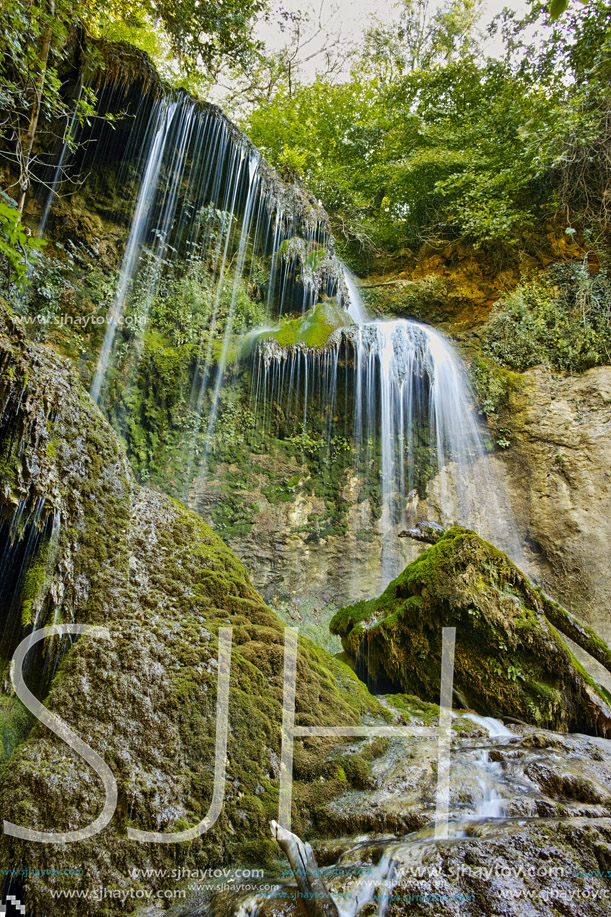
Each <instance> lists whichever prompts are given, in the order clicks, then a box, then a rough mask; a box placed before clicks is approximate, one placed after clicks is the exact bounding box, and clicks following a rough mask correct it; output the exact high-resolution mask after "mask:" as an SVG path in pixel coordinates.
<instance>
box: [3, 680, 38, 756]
mask: <svg viewBox="0 0 611 917" xmlns="http://www.w3.org/2000/svg"><path fill="white" fill-rule="evenodd" d="M33 723H34V718H33V717H32V716H31V715H30V714H29V713H28V711H27V710H26V709H25V707H24V706H23V704H22V703H21V701H20V700H18V699H17V698H16V697H8V696H7V695H0V772H1V770H2V768H3V767H4V765H5V764H6V763H7V762H8V761H9V760H10V759H11V757H12V756H13V753H14V751H15V749H16V748H17V746H18V745H20V744H21V742H23V741H25V739H26V738H27V736H28V733H29V731H30V729H31V728H32V725H33Z"/></svg>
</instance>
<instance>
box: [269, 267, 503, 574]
mask: <svg viewBox="0 0 611 917" xmlns="http://www.w3.org/2000/svg"><path fill="white" fill-rule="evenodd" d="M345 288H346V291H347V302H346V303H345V306H346V307H347V308H346V312H347V316H346V327H344V328H341V329H339V330H338V331H336V332H334V333H333V334H332V335H331V336H330V338H329V340H328V343H327V345H326V346H325V347H324V348H323V349H321V350H318V349H314V348H307V347H303V346H299V345H297V346H293V347H289V348H282V347H279V346H278V345H277V343H276V342H275V341H274V340H273V339H271V338H270V339H267V340H266V339H265V333H262V334H261V336H260V337H261V342H260V344H259V348H258V353H257V359H256V365H255V373H254V381H253V392H254V398H253V402H254V411H255V416H256V418H257V424H258V425H259V427H260V429H261V430H262V432H264V433H265V434H270V433H271V432H272V430H273V421H272V416H271V415H272V413H273V411H274V410H275V411H276V413H277V414H279V415H281V417H282V419H283V420H282V422H283V424H284V425H285V427H286V426H287V425H289V426H290V424H291V422H292V424H293V427H292V429H293V433H294V435H295V434H297V433H298V431H299V429H301V433H302V435H303V437H304V439H306V438H307V437H308V436H311V435H312V434H315V435H318V436H319V437H320V438H321V439H322V440H324V441H325V442H327V443H328V444H330V442H331V440H332V438H333V436H334V435H335V434H337V433H338V431H339V429H340V427H341V426H342V425H341V424H340V422H339V420H338V411H337V399H338V374H339V376H341V378H342V379H343V384H344V400H345V401H346V403H347V404H348V405H350V404H351V405H352V409H351V410H350V408H348V411H347V415H348V416H346V417H344V425H343V429H344V430H345V431H346V430H348V432H349V434H350V435H351V439H352V448H353V453H354V471H355V473H356V475H357V476H358V477H359V478H360V479H361V481H362V483H363V484H364V485H367V484H369V485H372V486H373V487H376V486H377V487H378V488H379V496H380V521H379V533H380V535H381V538H382V569H381V585H382V586H386V585H387V584H388V582H390V580H391V579H393V578H394V577H395V576H396V575H397V574H398V573H399V572H400V570H401V569H402V567H403V565H404V563H405V560H404V557H403V555H402V554H401V552H400V550H399V548H398V542H397V534H398V532H399V530H400V528H405V526H406V525H408V524H413V523H414V522H416V521H417V519H416V517H417V515H418V513H419V512H422V509H421V508H419V507H422V505H423V504H424V503H425V502H426V503H427V507H428V509H427V511H428V514H429V517H430V518H432V519H434V520H435V521H437V522H439V523H441V524H443V525H450V524H454V523H458V524H462V525H466V526H472V527H473V528H476V529H477V530H478V531H479V532H480V533H481V534H482V535H483V536H484V537H487V538H489V539H491V540H493V541H494V542H495V543H496V544H498V545H499V546H501V547H503V548H505V550H507V551H509V552H510V553H513V554H514V555H515V554H516V552H517V537H516V536H515V533H514V530H513V524H512V520H511V513H510V511H509V508H508V504H507V501H506V499H505V498H504V495H503V487H502V484H501V482H499V480H498V479H497V478H496V476H495V474H494V473H493V471H492V469H491V468H490V465H489V462H488V460H487V457H486V449H485V445H484V440H483V436H482V434H481V432H480V430H479V427H478V423H477V421H476V418H475V413H474V409H473V405H472V398H471V393H470V390H469V386H468V382H467V380H466V378H465V375H464V372H463V370H462V367H461V364H460V360H459V358H458V356H457V354H456V352H455V351H454V349H453V347H452V346H451V344H450V342H449V341H448V340H447V339H446V338H445V337H444V336H443V335H442V334H441V333H440V332H438V331H436V330H434V329H433V328H431V327H429V326H427V325H424V324H422V323H420V322H416V321H412V320H409V319H391V320H380V321H372V320H371V319H370V318H369V317H368V316H367V312H366V309H365V306H364V303H363V302H362V299H361V297H360V295H359V292H358V287H357V285H356V283H355V281H354V279H353V278H352V277H351V276H350V275H349V274H348V273H346V277H345ZM315 417H318V425H316V421H315ZM291 419H292V420H291ZM348 428H349V429H348ZM420 518H421V517H420Z"/></svg>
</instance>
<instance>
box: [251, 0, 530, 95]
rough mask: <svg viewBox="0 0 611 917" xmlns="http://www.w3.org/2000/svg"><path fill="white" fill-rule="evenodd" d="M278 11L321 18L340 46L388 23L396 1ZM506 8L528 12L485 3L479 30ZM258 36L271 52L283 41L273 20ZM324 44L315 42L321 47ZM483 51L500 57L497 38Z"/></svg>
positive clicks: (349, 0) (307, 3) (292, 3)
mask: <svg viewBox="0 0 611 917" xmlns="http://www.w3.org/2000/svg"><path fill="white" fill-rule="evenodd" d="M441 5H443V4H442V0H430V7H431V9H432V10H434V9H435V8H436V7H437V6H441ZM279 7H281V8H282V9H284V10H286V11H287V12H308V13H309V15H310V21H311V23H315V22H317V20H318V19H319V16H320V18H321V19H322V22H323V24H324V27H325V33H326V34H327V35H329V36H330V35H335V36H339V40H341V41H342V42H344V43H345V42H356V41H358V40H359V39H360V38H361V37H362V35H363V32H364V31H365V29H366V28H367V27H368V26H369V25H370V24H371V22H372V19H373V18H374V17H377V19H379V20H380V21H381V22H383V23H386V24H388V23H391V22H392V21H393V20H394V19H395V17H396V15H397V12H396V8H397V7H396V2H395V0H377V3H376V4H375V6H374V5H373V4H372V3H371V0H282V2H281V3H280V4H279ZM505 7H509V8H510V9H512V10H515V11H516V12H518V13H524V12H526V9H527V3H526V0H506V2H503V0H487V2H486V3H485V4H484V9H485V12H484V14H483V17H482V28H483V29H485V27H486V26H487V25H488V23H489V22H491V21H492V19H493V18H494V16H496V15H497V14H498V13H500V12H501V10H503V9H504V8H505ZM258 36H259V37H260V38H261V39H263V41H264V42H265V44H266V45H267V47H268V48H270V49H274V48H277V49H280V48H282V47H283V45H284V43H285V41H286V33H285V34H283V33H282V32H281V30H280V29H279V27H278V25H277V22H276V20H275V17H272V20H271V21H270V22H269V23H261V24H260V25H259V27H258ZM322 42H323V40H322V39H320V40H318V44H319V45H320V44H322ZM312 50H316V43H313V44H312V46H311V47H310V48H309V49H308V51H310V52H311V51H312ZM485 50H486V52H487V53H488V54H490V55H491V56H494V55H495V54H498V53H500V51H501V43H500V41H499V40H498V38H488V39H487V41H486V43H485ZM320 62H321V60H320V58H318V59H316V58H315V59H314V60H312V61H311V62H310V63H309V64H307V65H306V67H305V68H304V69H303V70H302V71H301V76H302V78H303V77H308V78H313V77H314V75H315V72H316V67H317V65H320Z"/></svg>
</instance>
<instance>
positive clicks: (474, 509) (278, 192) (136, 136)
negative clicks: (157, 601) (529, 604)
mask: <svg viewBox="0 0 611 917" xmlns="http://www.w3.org/2000/svg"><path fill="white" fill-rule="evenodd" d="M117 92H118V90H116V89H112V87H110V88H108V89H104V90H103V91H102V93H101V97H100V98H101V107H102V110H103V109H104V106H107V107H108V108H109V109H111V108H112V107H113V106H114V109H115V110H116V109H117V107H120V106H121V105H122V104H123V101H122V97H120V98H119V99H117V98H115V96H116V94H117ZM107 96H108V98H107ZM119 96H120V93H119ZM128 107H129V106H128ZM132 114H133V119H132V120H131V122H130V120H129V119H127V120H126V122H123V126H122V127H121V130H122V131H123V138H122V141H121V142H122V144H123V147H124V152H123V151H122V152H121V154H120V156H119V160H118V165H117V168H118V169H119V172H120V175H121V181H122V182H124V183H125V184H126V185H129V186H130V187H131V186H132V185H133V183H134V182H135V183H136V186H137V193H136V194H135V195H134V203H133V205H132V206H133V211H132V215H131V222H130V224H129V231H128V234H127V242H126V247H125V251H124V255H123V260H122V264H121V269H120V272H119V277H118V281H117V285H116V289H115V294H114V298H113V301H112V304H111V305H110V308H109V310H108V313H107V316H106V322H105V332H104V336H103V340H102V342H101V346H100V349H99V351H98V356H97V365H96V369H95V374H94V377H93V381H92V386H91V392H92V395H93V396H94V398H95V399H96V400H97V401H99V403H100V405H101V406H102V408H103V409H106V410H108V406H109V404H116V403H117V401H118V399H121V400H120V408H119V410H118V411H117V413H116V414H115V415H114V416H113V420H114V421H115V422H116V423H117V424H118V426H119V428H120V431H121V432H127V431H128V430H129V423H130V417H129V413H130V411H131V410H132V409H133V404H134V401H135V399H134V397H133V396H128V397H127V398H125V399H123V398H122V396H121V395H118V394H117V388H118V385H119V382H120V385H121V387H123V388H129V387H130V386H131V387H132V389H135V388H136V387H137V386H138V385H142V377H141V376H139V373H140V367H141V364H142V362H143V359H144V356H145V354H146V346H147V343H146V342H147V335H149V334H155V333H156V326H155V324H154V314H155V313H154V309H155V304H156V303H158V301H159V295H161V296H162V297H163V295H165V294H164V293H163V290H167V287H168V278H170V280H171V279H172V278H176V277H177V276H180V275H182V274H185V273H187V274H188V273H189V271H192V270H194V269H196V270H197V269H200V268H202V267H203V269H204V272H205V275H206V279H205V298H204V299H203V301H202V303H201V304H197V306H196V309H198V310H200V311H201V320H200V318H199V317H198V322H199V325H198V328H197V331H196V334H197V337H196V338H194V345H195V346H194V347H193V349H192V351H191V356H190V364H189V371H188V372H189V383H188V384H189V394H188V396H187V398H186V399H185V400H184V401H183V404H182V412H183V415H184V417H185V418H188V429H189V432H188V433H186V434H185V436H184V443H183V448H184V452H183V474H182V479H183V481H184V489H183V490H182V495H183V496H186V494H187V493H188V488H189V486H190V483H191V482H192V481H193V480H194V479H197V480H198V481H203V480H204V479H205V477H206V474H207V471H208V456H209V450H210V448H211V445H212V444H213V438H214V436H215V430H216V427H217V419H218V417H219V414H221V413H222V412H223V410H224V409H225V408H226V406H227V404H228V403H230V401H231V398H232V397H233V395H232V394H231V385H232V378H233V375H232V374H233V373H234V370H235V366H236V354H237V353H239V352H240V349H241V347H242V346H243V343H244V335H245V332H248V331H249V330H250V331H251V330H252V324H251V325H250V328H249V326H248V323H246V326H245V325H244V320H243V314H242V313H240V308H241V306H240V303H241V302H242V300H243V299H244V297H246V299H248V297H249V296H251V300H250V301H251V304H252V296H254V299H255V301H256V302H258V303H259V304H261V310H262V311H263V314H264V315H265V317H266V324H271V323H277V322H278V321H279V320H281V319H282V318H284V317H285V316H286V318H287V319H288V320H292V317H293V316H296V315H297V316H301V317H302V318H303V321H304V323H305V324H306V325H307V324H308V323H309V322H310V321H311V317H312V315H313V314H315V313H316V312H317V310H321V311H323V312H324V311H325V310H330V311H331V312H333V316H332V322H334V324H333V327H334V328H335V329H336V330H335V331H334V333H332V334H331V335H330V336H329V337H328V340H327V341H326V343H324V342H323V343H322V344H320V343H314V344H311V343H307V342H306V343H305V344H297V345H296V346H288V347H287V346H285V345H281V344H280V343H279V342H278V341H277V340H270V339H269V338H267V337H266V334H265V332H262V333H259V334H258V335H257V336H256V338H255V342H254V356H253V358H252V362H251V365H252V368H253V380H252V398H251V404H252V406H253V416H254V423H253V428H254V430H255V432H258V434H260V436H261V437H262V438H264V437H265V436H266V435H272V436H274V435H276V433H278V432H279V427H281V430H280V438H281V439H282V438H284V439H286V438H287V437H289V438H290V439H292V441H294V442H299V441H301V444H302V451H303V452H304V453H305V451H307V450H308V449H310V451H312V450H313V449H314V448H315V449H317V450H318V453H317V454H318V456H319V458H320V459H321V461H323V462H326V468H327V472H326V473H327V477H328V478H329V491H328V492H329V493H330V490H331V489H332V488H335V489H336V490H337V488H338V487H339V477H338V472H337V468H338V467H339V466H338V464H337V462H336V458H337V455H338V449H341V450H343V458H342V461H343V463H344V464H343V467H346V461H345V459H346V455H347V454H350V460H351V462H352V472H353V475H354V479H355V480H356V481H357V482H358V483H359V485H360V494H359V496H358V505H359V507H361V510H362V511H361V510H359V513H353V514H352V518H351V520H350V523H349V527H348V528H349V531H348V535H349V537H350V538H352V540H353V542H354V541H356V540H358V539H359V538H361V539H363V538H369V537H370V530H371V529H372V525H371V519H372V518H373V519H375V525H376V526H377V536H376V537H377V538H378V539H379V540H380V541H381V554H380V562H379V566H380V571H379V573H380V576H379V580H378V583H377V585H379V584H380V581H381V583H382V585H385V584H386V583H387V582H388V581H389V580H390V579H391V578H392V577H393V576H394V575H396V574H397V573H398V572H399V570H400V569H401V568H402V566H403V565H404V564H405V562H406V559H407V555H406V550H407V547H406V544H405V543H404V542H400V541H399V540H398V539H397V537H396V535H397V530H398V529H399V528H400V527H405V526H406V525H407V524H409V523H411V522H415V521H416V519H417V518H418V517H420V518H421V517H422V516H421V514H422V513H425V512H426V516H427V517H428V518H431V519H436V520H438V521H439V522H441V523H448V522H454V521H457V522H460V523H464V524H467V525H472V526H473V527H475V528H477V529H478V530H479V531H480V532H482V534H484V535H486V536H488V537H490V538H491V539H492V540H494V541H495V542H496V543H497V544H499V545H500V546H502V547H505V548H506V549H509V550H512V549H513V547H514V545H513V544H510V538H509V537H508V536H509V533H510V530H511V525H510V515H509V513H508V512H507V509H506V507H505V506H504V505H503V501H502V500H500V499H499V494H500V492H501V490H502V488H499V487H498V485H497V484H496V482H495V481H493V480H492V477H491V472H490V470H489V468H488V462H487V461H486V457H485V449H484V446H483V441H482V437H481V435H480V432H479V429H478V426H477V423H476V421H475V419H474V416H473V411H472V409H471V406H470V401H469V392H468V386H467V385H466V383H465V380H464V378H463V374H462V372H461V369H460V364H459V361H458V359H457V357H456V355H455V354H454V351H453V350H452V348H451V346H450V344H449V343H448V342H447V340H446V339H445V338H444V337H443V336H441V335H440V334H439V333H437V332H436V331H434V330H433V329H432V328H430V327H427V326H425V325H422V324H419V323H417V322H414V321H409V320H405V319H397V320H390V321H371V320H370V319H369V317H368V316H367V311H366V309H365V306H364V304H363V302H362V300H361V298H360V295H359V292H358V286H357V284H356V281H355V280H354V278H353V277H351V276H350V274H349V273H348V272H347V271H345V270H344V269H343V267H342V265H341V264H340V263H339V262H338V260H337V258H336V256H335V254H334V245H333V239H332V237H331V235H330V231H329V226H328V219H327V217H326V214H325V213H324V211H323V210H322V208H321V207H320V206H319V205H318V204H317V203H316V202H315V201H314V200H313V199H312V198H310V197H308V196H307V195H306V194H305V193H304V192H303V191H302V190H300V189H299V188H296V187H295V186H292V185H287V184H285V183H283V182H281V181H280V180H279V179H278V176H276V175H275V173H273V172H272V171H271V170H270V168H269V166H267V164H266V163H265V161H264V160H263V159H262V157H261V156H260V154H259V153H258V151H257V150H256V149H255V148H254V147H253V146H252V144H250V142H249V141H248V139H247V138H246V137H245V135H243V134H241V133H240V132H239V131H238V130H237V129H236V128H234V127H233V125H231V124H230V122H228V121H227V120H226V119H225V118H224V117H223V116H222V114H221V113H220V112H219V111H218V109H216V108H214V107H212V106H206V105H203V104H201V103H199V102H197V101H196V100H194V99H193V98H192V97H190V96H188V95H186V94H183V93H178V94H176V95H172V96H168V95H165V94H164V93H163V92H162V93H158V94H157V95H156V96H154V97H153V98H151V99H148V100H147V99H146V98H144V97H143V98H140V99H138V101H137V104H136V106H135V110H134V111H133V112H132ZM110 133H111V131H110V130H109V129H108V128H107V126H104V125H103V126H102V128H101V135H100V136H97V137H96V138H95V142H93V141H91V142H89V141H88V142H87V144H86V149H87V151H86V153H85V156H84V160H83V162H81V167H83V166H84V167H89V168H91V167H92V165H93V164H94V163H95V162H96V161H97V159H96V157H98V158H100V156H101V153H102V152H103V153H104V155H105V156H107V155H108V154H109V152H110V153H112V151H113V149H115V153H114V155H115V156H116V155H117V154H116V147H114V148H113V146H112V142H113V141H112V138H110V136H109V135H110ZM81 139H82V138H81ZM90 140H91V138H90ZM65 156H66V154H65V150H64V151H62V156H61V160H62V161H61V170H62V174H63V173H64V172H66V173H69V171H70V163H69V161H65ZM88 157H89V159H88ZM130 182H131V183H132V185H130ZM47 216H48V207H47V208H45V215H44V220H45V221H46V219H47ZM164 284H165V286H164ZM253 289H254V290H257V291H258V292H256V293H254V294H253V293H252V291H253ZM160 290H161V291H162V292H161V294H160ZM330 300H332V301H333V303H330ZM333 310H335V311H333ZM151 313H153V324H152V325H151ZM338 313H339V315H340V318H339V319H338ZM238 318H239V319H240V321H239V322H238V321H237V319H238ZM323 318H324V320H325V321H327V320H331V319H328V316H323ZM127 319H129V320H130V321H131V324H128V326H127V328H126V327H125V324H126V320H127ZM177 321H178V319H177ZM273 327H277V326H273ZM187 333H189V332H187ZM243 362H244V361H242V363H243ZM113 379H114V380H115V383H114V384H115V390H114V392H111V398H110V400H109V386H110V385H111V384H112V380H113ZM145 384H148V383H147V382H146V381H145ZM226 393H227V394H226ZM113 399H114V402H113ZM280 415H281V416H280ZM321 450H322V451H321ZM324 450H326V456H323V451H324ZM333 499H335V498H331V499H329V500H328V502H329V504H330V503H332V502H333ZM342 499H344V498H343V497H342ZM351 499H352V498H351ZM367 514H369V517H370V518H369V519H368V518H366V517H367ZM331 529H332V530H333V531H339V532H342V531H343V529H342V525H341V523H340V524H338V525H337V526H336V527H335V529H333V526H331ZM322 537H324V533H323V536H322ZM513 553H514V554H515V551H513ZM356 563H357V562H356V561H355V564H356ZM359 588H360V586H359V584H357V583H356V581H355V584H354V590H353V592H354V595H358V594H359ZM352 597H353V596H352V594H350V592H347V593H346V595H345V598H346V599H349V598H352Z"/></svg>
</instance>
